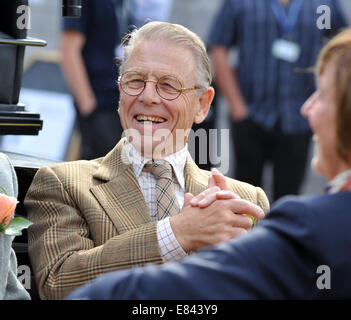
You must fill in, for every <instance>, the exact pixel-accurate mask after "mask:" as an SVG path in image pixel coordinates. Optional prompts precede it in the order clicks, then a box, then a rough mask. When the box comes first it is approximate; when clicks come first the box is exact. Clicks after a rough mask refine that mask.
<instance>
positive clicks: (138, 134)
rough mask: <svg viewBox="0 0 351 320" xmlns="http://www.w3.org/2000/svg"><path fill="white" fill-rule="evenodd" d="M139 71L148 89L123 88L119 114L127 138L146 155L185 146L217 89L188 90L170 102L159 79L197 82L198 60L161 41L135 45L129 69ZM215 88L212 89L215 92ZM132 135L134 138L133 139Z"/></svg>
mask: <svg viewBox="0 0 351 320" xmlns="http://www.w3.org/2000/svg"><path fill="white" fill-rule="evenodd" d="M131 71H136V72H138V74H141V75H143V78H144V79H145V80H148V82H146V85H145V89H144V91H143V92H142V93H141V94H139V95H137V96H131V95H128V94H126V93H125V92H124V91H123V90H122V88H121V83H119V87H120V93H121V95H120V97H121V98H120V105H119V115H120V119H121V123H122V127H123V129H124V130H125V133H126V136H127V138H129V140H132V141H131V142H132V143H133V145H134V146H135V147H136V148H137V149H138V150H139V151H140V153H142V154H144V156H149V157H151V156H150V153H153V156H154V157H155V153H156V151H157V152H158V153H160V151H161V150H162V152H161V153H162V156H165V155H167V154H170V153H173V152H176V151H178V150H180V149H181V148H183V147H184V146H185V143H186V140H187V136H188V131H189V130H190V129H191V127H192V125H193V122H196V123H200V122H202V121H203V120H204V119H205V117H206V115H207V112H208V109H209V107H210V104H211V101H212V98H213V89H212V88H210V89H208V90H206V91H205V92H202V93H201V92H199V91H195V90H186V91H184V92H183V93H182V94H181V95H180V96H179V97H178V98H177V99H175V100H172V101H168V100H166V99H163V98H161V97H160V96H159V95H158V93H157V91H156V82H157V81H158V80H159V79H160V78H162V77H164V76H166V75H170V76H172V77H175V78H177V79H178V80H179V82H180V83H181V85H182V87H183V88H193V87H195V86H196V85H197V77H196V69H195V61H194V57H193V55H192V53H191V51H190V50H189V49H187V48H184V47H180V46H174V45H169V44H167V43H164V42H160V41H144V42H141V43H139V44H137V46H136V47H135V48H134V50H133V52H132V54H131V57H130V59H129V61H128V64H127V66H126V72H131ZM211 90H212V91H211ZM131 137H132V139H130V138H131Z"/></svg>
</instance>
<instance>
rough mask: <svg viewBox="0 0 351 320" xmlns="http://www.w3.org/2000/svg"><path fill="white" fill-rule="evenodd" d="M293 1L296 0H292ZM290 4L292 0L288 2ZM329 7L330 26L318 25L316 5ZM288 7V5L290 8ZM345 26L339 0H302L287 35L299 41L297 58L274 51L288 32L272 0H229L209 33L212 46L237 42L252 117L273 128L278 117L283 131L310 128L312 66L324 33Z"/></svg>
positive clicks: (241, 78)
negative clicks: (305, 111) (307, 107)
mask: <svg viewBox="0 0 351 320" xmlns="http://www.w3.org/2000/svg"><path fill="white" fill-rule="evenodd" d="M291 1H295V0H291ZM290 5H291V4H290ZM321 5H327V6H329V7H330V9H331V29H330V30H326V29H324V30H321V29H319V28H318V27H317V20H318V18H319V17H320V16H321V14H317V8H318V7H319V6H321ZM287 9H288V8H287ZM344 26H346V21H345V17H344V16H343V15H342V13H341V8H340V6H339V3H338V1H335V0H304V1H303V3H302V7H301V11H300V13H299V16H298V19H297V22H296V25H295V27H294V29H293V31H292V33H291V34H290V35H289V40H290V41H293V42H295V43H297V44H299V46H300V47H301V54H300V57H299V59H298V60H297V61H296V62H295V63H290V62H285V61H283V60H278V59H276V58H274V57H273V55H272V53H271V52H272V46H273V43H274V41H275V40H276V39H280V38H283V37H284V34H283V31H282V28H281V25H280V24H279V22H278V19H277V16H276V15H275V14H274V12H273V9H272V6H271V2H270V1H269V0H225V1H224V3H223V6H222V8H221V9H220V10H219V13H218V15H217V17H216V18H215V19H214V21H213V26H212V28H211V30H210V34H209V47H211V45H220V46H224V47H227V48H230V47H232V46H237V47H238V48H239V62H238V66H237V75H238V81H239V85H240V89H241V92H242V94H243V96H244V98H245V100H246V103H247V104H248V107H249V115H250V118H251V119H252V120H253V121H255V122H256V123H258V124H260V125H262V126H263V127H265V128H267V129H270V128H273V127H274V125H275V124H276V123H277V121H280V127H281V129H282V131H283V132H285V133H303V132H308V131H309V125H308V122H307V121H306V120H305V119H304V118H303V117H302V116H301V114H300V108H301V106H302V105H303V103H304V102H305V100H306V99H307V98H308V97H309V96H310V95H311V94H312V93H313V91H314V90H315V80H314V75H313V73H312V72H306V71H305V72H303V70H306V69H308V68H311V67H314V66H315V63H316V59H317V56H318V53H319V51H320V49H321V47H322V46H323V44H324V37H325V36H328V37H330V36H332V35H334V34H335V33H337V31H338V30H339V29H340V28H341V27H344Z"/></svg>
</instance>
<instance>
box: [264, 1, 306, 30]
mask: <svg viewBox="0 0 351 320" xmlns="http://www.w3.org/2000/svg"><path fill="white" fill-rule="evenodd" d="M270 2H271V6H272V10H273V12H274V14H275V16H276V18H277V20H278V23H279V24H280V26H281V28H282V31H283V34H284V35H290V34H291V33H292V32H293V30H294V28H295V25H296V23H297V19H298V18H299V15H300V11H301V8H302V4H303V0H291V4H290V8H289V10H288V12H286V11H285V9H284V8H283V6H282V5H281V4H280V3H279V2H278V0H270Z"/></svg>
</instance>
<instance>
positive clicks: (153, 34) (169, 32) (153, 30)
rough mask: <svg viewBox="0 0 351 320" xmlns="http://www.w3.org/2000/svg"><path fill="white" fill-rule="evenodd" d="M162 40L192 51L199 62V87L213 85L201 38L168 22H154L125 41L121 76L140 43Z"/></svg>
mask: <svg viewBox="0 0 351 320" xmlns="http://www.w3.org/2000/svg"><path fill="white" fill-rule="evenodd" d="M153 40H161V41H164V42H166V43H169V44H173V45H177V46H183V47H185V48H188V49H190V51H191V52H192V54H193V56H194V59H195V61H196V62H197V72H196V73H197V79H198V86H199V87H201V88H204V89H207V88H208V87H209V86H210V85H211V81H212V75H211V66H210V60H209V57H208V55H207V52H206V47H205V45H204V43H203V41H202V40H201V39H200V37H199V36H198V35H197V34H195V33H194V32H192V31H190V30H189V29H187V28H185V27H183V26H181V25H179V24H172V23H168V22H159V21H152V22H149V23H147V24H145V25H144V26H142V27H141V28H140V29H135V30H133V31H132V32H130V33H129V34H127V35H126V36H125V37H124V39H123V42H122V44H123V47H124V56H123V60H122V62H121V64H120V67H119V71H120V74H123V73H124V72H125V69H126V66H127V64H128V61H129V59H130V56H131V54H132V52H133V50H134V48H135V47H136V45H137V44H138V43H141V42H142V41H153Z"/></svg>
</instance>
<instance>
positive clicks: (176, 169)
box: [25, 22, 269, 299]
mask: <svg viewBox="0 0 351 320" xmlns="http://www.w3.org/2000/svg"><path fill="white" fill-rule="evenodd" d="M120 71H121V73H120V74H121V77H120V78H119V79H118V85H119V89H120V92H121V96H120V104H119V110H118V111H119V115H120V119H121V122H122V126H123V129H124V130H125V136H126V137H125V138H123V139H122V140H121V141H119V142H118V144H117V145H116V147H115V148H114V149H113V150H111V152H110V153H108V154H107V155H106V156H105V157H103V158H99V159H95V160H91V161H74V162H68V163H63V164H58V165H54V166H51V167H44V168H41V169H40V170H39V171H38V173H37V175H36V177H35V178H34V181H33V184H32V186H31V187H30V189H29V191H28V194H27V197H26V200H25V204H26V208H27V210H28V212H29V218H30V220H31V221H32V222H34V225H33V226H32V227H31V228H30V229H29V254H30V257H31V262H32V265H33V269H34V272H35V276H36V281H37V284H38V287H39V293H40V296H41V298H43V299H60V298H63V297H65V296H66V295H67V294H68V293H70V292H71V291H72V290H73V289H75V288H77V287H79V286H81V285H83V284H85V283H87V282H89V281H90V280H92V279H93V278H95V277H96V276H98V275H100V274H102V273H106V272H109V271H113V270H117V269H125V268H131V267H135V266H142V265H145V264H147V263H163V262H166V261H169V260H176V259H180V258H182V257H185V256H186V255H187V254H189V253H191V252H196V251H198V250H199V249H201V248H204V247H206V246H210V245H214V244H216V243H219V242H222V241H223V240H227V239H230V238H233V237H236V236H238V235H240V234H242V233H245V232H246V231H247V230H248V229H250V228H251V227H252V221H251V219H250V218H249V217H248V216H247V215H251V216H252V217H254V218H255V219H261V218H263V216H264V212H265V211H267V210H268V207H269V204H268V200H267V197H266V195H265V193H264V192H263V191H262V190H261V189H260V188H256V187H254V186H251V185H248V184H246V183H243V182H239V181H236V180H232V179H229V178H224V177H222V176H220V175H219V173H218V172H216V171H213V172H212V174H211V173H210V172H207V171H203V170H200V169H199V168H198V167H197V166H196V165H195V163H194V162H193V160H192V159H191V157H190V155H189V153H188V151H187V134H188V133H189V130H190V129H191V127H192V125H193V123H194V122H195V123H201V121H203V120H204V119H205V117H206V115H207V113H208V110H209V108H210V105H211V101H212V99H213V96H214V90H213V88H211V87H210V82H211V73H210V64H209V59H208V56H207V53H206V50H205V47H204V44H203V43H202V41H201V40H200V39H199V37H198V36H197V35H195V34H194V33H193V32H191V31H189V30H188V29H186V28H184V27H182V26H180V25H174V24H169V23H161V22H150V23H148V24H146V25H145V26H143V27H142V28H141V29H139V30H135V31H133V32H132V33H131V35H130V38H129V41H128V42H127V43H126V45H125V54H124V59H123V61H122V63H121V66H120ZM101 130H103V128H101ZM219 188H221V189H228V190H230V191H233V192H234V193H235V194H236V195H237V197H236V198H235V199H230V200H223V201H217V202H214V203H213V204H211V205H210V206H207V207H206V208H201V206H194V205H190V201H192V198H193V196H194V195H198V194H201V193H204V195H206V193H207V192H212V191H213V190H214V189H218V190H219ZM211 190H212V191H211Z"/></svg>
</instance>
